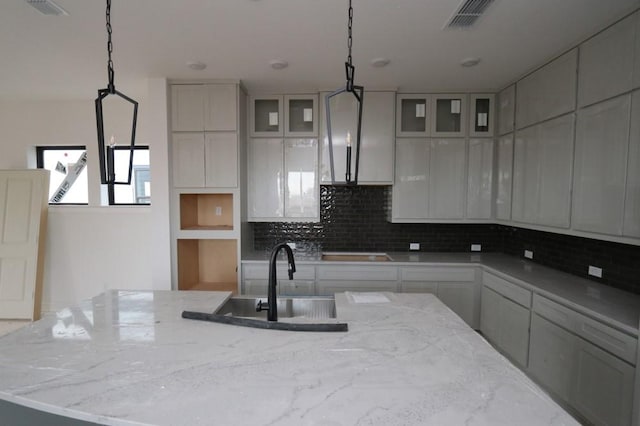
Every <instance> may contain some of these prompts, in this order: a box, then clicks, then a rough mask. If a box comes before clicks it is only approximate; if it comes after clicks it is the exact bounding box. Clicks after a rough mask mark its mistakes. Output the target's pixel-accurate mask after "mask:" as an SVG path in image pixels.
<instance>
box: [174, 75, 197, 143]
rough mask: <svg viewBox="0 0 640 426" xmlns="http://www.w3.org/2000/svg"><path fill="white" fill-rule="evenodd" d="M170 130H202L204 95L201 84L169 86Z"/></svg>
mask: <svg viewBox="0 0 640 426" xmlns="http://www.w3.org/2000/svg"><path fill="white" fill-rule="evenodd" d="M171 130H172V131H174V132H189V131H202V130H204V93H203V89H202V85H201V84H184V85H183V84H177V85H176V84H174V85H172V86H171Z"/></svg>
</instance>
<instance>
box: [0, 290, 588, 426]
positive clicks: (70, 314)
mask: <svg viewBox="0 0 640 426" xmlns="http://www.w3.org/2000/svg"><path fill="white" fill-rule="evenodd" d="M229 296H230V294H229V293H227V292H176V291H173V292H172V291H155V292H130V291H127V292H123V291H109V292H107V293H105V294H102V295H100V296H97V297H95V298H93V299H92V300H87V301H84V302H82V303H81V304H79V305H78V306H76V307H73V308H69V309H65V310H63V311H60V312H58V313H56V314H51V315H48V316H46V317H45V318H43V319H42V320H40V321H38V322H36V323H33V324H31V325H29V326H27V327H25V328H23V329H21V330H19V331H16V332H14V333H11V334H9V335H7V336H4V337H2V338H0V399H1V400H4V401H8V402H9V403H15V404H19V405H21V406H26V407H30V408H32V409H35V410H40V411H43V412H47V413H52V414H57V415H62V416H66V417H71V418H74V419H80V420H85V421H89V422H95V423H101V424H114V425H119V424H153V425H180V424H189V425H212V424H221V425H246V424H254V425H267V424H273V425H288V424H290V425H365V424H373V425H382V424H387V425H392V424H393V425H399V424H416V425H425V424H432V425H459V424H478V425H481V424H484V425H500V424H504V425H514V424H517V425H566V424H577V422H576V421H575V420H574V419H573V418H572V417H571V416H569V415H568V414H567V413H566V412H565V411H564V410H563V409H562V408H560V406H558V405H557V404H556V403H555V402H553V401H552V400H551V399H550V398H549V397H548V396H547V395H546V394H545V393H544V392H542V391H541V390H540V389H539V388H538V387H537V386H536V385H535V384H534V383H533V382H532V381H531V380H530V379H528V378H527V377H526V376H525V375H524V374H523V373H522V372H521V371H519V370H518V369H517V368H515V367H513V366H512V365H511V364H510V363H509V361H507V360H506V359H505V358H504V357H503V356H502V355H500V354H499V353H498V352H496V351H495V350H494V349H493V348H492V347H491V346H490V345H489V344H488V343H487V342H486V341H485V340H484V339H483V338H482V337H481V336H480V335H478V334H477V333H476V332H474V331H473V330H472V329H471V328H469V327H468V326H467V325H466V324H465V323H464V322H463V321H462V320H461V319H460V318H459V317H458V316H456V315H455V314H454V313H453V312H452V311H451V310H450V309H449V308H447V307H446V306H445V305H443V304H442V303H441V302H440V301H439V300H438V299H437V298H436V297H435V296H433V295H430V294H419V295H417V294H394V293H385V296H386V297H387V299H388V300H389V301H388V302H383V303H355V302H356V299H354V297H353V295H352V294H344V293H342V294H337V295H336V309H337V316H338V318H337V320H339V321H341V322H347V323H348V324H349V331H348V332H347V333H296V332H288V331H277V330H260V329H253V328H245V327H238V326H232V325H225V324H217V323H210V322H201V321H193V320H187V319H182V318H181V317H180V314H181V312H182V311H183V310H192V311H201V312H212V311H214V310H215V309H217V307H219V306H220V305H221V304H222V303H223V302H224V301H225V300H226V299H227V298H228V297H229ZM3 415H6V414H3V413H2V412H0V424H5V423H7V422H8V421H10V420H11V419H10V418H3V417H2V416H3Z"/></svg>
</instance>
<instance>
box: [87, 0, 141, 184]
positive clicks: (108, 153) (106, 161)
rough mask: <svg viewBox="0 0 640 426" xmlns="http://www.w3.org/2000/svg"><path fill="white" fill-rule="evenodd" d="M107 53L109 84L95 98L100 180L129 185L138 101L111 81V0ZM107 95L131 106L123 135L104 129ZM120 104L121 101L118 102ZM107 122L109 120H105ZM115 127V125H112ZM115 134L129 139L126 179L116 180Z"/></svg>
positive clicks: (108, 8) (108, 2)
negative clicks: (106, 134)
mask: <svg viewBox="0 0 640 426" xmlns="http://www.w3.org/2000/svg"><path fill="white" fill-rule="evenodd" d="M106 16H107V53H108V57H109V60H108V62H107V72H108V75H109V84H108V85H107V88H106V89H99V90H98V97H97V98H96V125H97V129H98V149H99V158H100V182H101V183H103V184H114V185H130V184H131V175H132V171H133V154H134V146H135V140H136V122H137V118H138V102H136V101H134V100H133V99H131V98H130V97H128V96H127V95H125V94H123V93H120V92H118V91H117V90H116V87H115V85H114V83H113V81H114V75H115V72H114V70H113V60H112V59H111V54H112V53H113V43H112V42H111V33H112V29H111V0H107V14H106ZM109 95H116V96H115V97H113V98H111V99H115V100H118V99H122V100H124V102H126V104H125V106H126V107H129V108H131V106H133V121H132V125H131V133H130V134H128V132H127V130H124V131H125V132H127V133H125V134H124V137H122V138H121V136H123V132H122V131H116V130H114V129H113V128H111V129H106V128H105V114H106V112H107V111H106V109H107V108H105V105H103V102H104V100H105V98H106V97H107V96H109ZM120 103H121V104H122V102H120ZM107 123H109V120H107ZM114 127H115V126H114ZM107 130H110V131H111V132H109V134H110V137H109V143H108V144H107V143H105V139H106V138H105V132H106V131H107ZM116 134H117V135H118V140H120V139H123V140H130V144H129V150H128V151H129V171H128V173H127V179H126V180H116V170H115V161H114V147H115V144H116Z"/></svg>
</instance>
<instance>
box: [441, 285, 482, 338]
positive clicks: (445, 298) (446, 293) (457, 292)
mask: <svg viewBox="0 0 640 426" xmlns="http://www.w3.org/2000/svg"><path fill="white" fill-rule="evenodd" d="M476 289H477V287H476V285H475V283H447V282H439V283H438V299H440V300H441V301H442V303H444V304H445V305H447V306H448V307H449V308H450V309H451V310H452V311H453V312H455V313H456V314H458V316H459V317H460V318H462V320H463V321H464V322H466V323H467V324H468V325H469V327H471V328H473V329H477V328H478V327H479V324H477V322H478V320H477V316H478V315H477V312H478V305H477V303H476V300H477V297H476V291H477V290H476Z"/></svg>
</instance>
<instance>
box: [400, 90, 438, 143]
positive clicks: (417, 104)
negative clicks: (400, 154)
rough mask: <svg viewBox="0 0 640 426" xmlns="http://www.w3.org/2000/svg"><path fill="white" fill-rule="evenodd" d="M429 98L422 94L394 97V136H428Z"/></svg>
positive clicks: (405, 94)
mask: <svg viewBox="0 0 640 426" xmlns="http://www.w3.org/2000/svg"><path fill="white" fill-rule="evenodd" d="M430 102H431V98H430V97H429V95H424V94H407V93H402V94H400V93H398V94H397V95H396V136H402V137H426V136H429V124H430V120H431V105H430Z"/></svg>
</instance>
